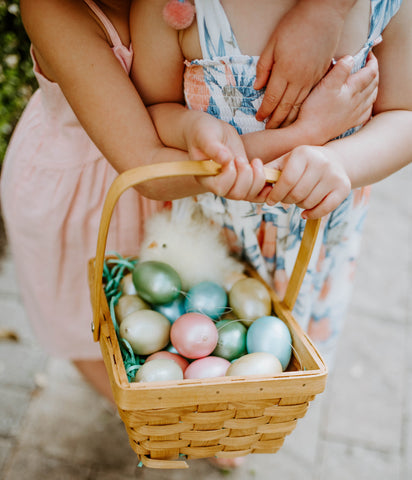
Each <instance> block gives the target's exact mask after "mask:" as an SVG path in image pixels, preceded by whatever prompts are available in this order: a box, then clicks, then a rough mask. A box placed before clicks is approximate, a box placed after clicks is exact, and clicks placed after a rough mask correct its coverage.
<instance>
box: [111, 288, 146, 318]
mask: <svg viewBox="0 0 412 480" xmlns="http://www.w3.org/2000/svg"><path fill="white" fill-rule="evenodd" d="M137 310H150V305H149V304H147V303H146V302H145V301H144V300H143V299H141V298H140V297H139V296H138V295H122V296H121V297H120V298H119V300H118V302H117V304H116V305H115V306H114V312H115V314H116V320H117V323H118V325H120V324H121V323H122V320H123V319H124V318H125V317H127V316H128V315H129V314H130V313H132V312H135V311H137Z"/></svg>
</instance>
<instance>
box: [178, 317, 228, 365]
mask: <svg viewBox="0 0 412 480" xmlns="http://www.w3.org/2000/svg"><path fill="white" fill-rule="evenodd" d="M218 338H219V335H218V331H217V328H216V326H215V324H214V323H213V320H212V319H211V318H210V317H208V316H207V315H203V314H202V313H197V312H190V313H185V314H184V315H182V316H181V317H179V318H178V319H177V320H176V321H175V323H173V325H172V328H171V329H170V340H171V342H172V345H173V346H174V347H175V349H176V350H177V351H178V352H179V353H180V355H183V356H184V357H186V358H202V357H207V356H208V355H209V354H210V353H212V352H213V350H214V349H215V348H216V345H217V340H218Z"/></svg>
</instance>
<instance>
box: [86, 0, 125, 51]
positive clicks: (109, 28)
mask: <svg viewBox="0 0 412 480" xmlns="http://www.w3.org/2000/svg"><path fill="white" fill-rule="evenodd" d="M83 1H84V3H86V5H87V6H88V7H89V8H90V10H91V11H92V12H93V13H94V14H95V15H96V17H97V18H98V19H99V20H100V22H101V23H102V25H103V27H104V28H105V30H106V32H107V35H108V36H109V38H110V41H111V42H112V44H113V47H118V46H122V45H123V43H122V41H121V39H120V37H119V34H118V33H117V30H116V29H115V28H114V26H113V24H112V22H111V21H110V20H109V19H108V18H107V16H106V14H105V13H104V12H103V10H102V9H101V8H100V7H99V6H97V5H96V4H95V3H94V2H93V0H83Z"/></svg>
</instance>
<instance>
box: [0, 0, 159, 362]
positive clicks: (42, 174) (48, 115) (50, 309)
mask: <svg viewBox="0 0 412 480" xmlns="http://www.w3.org/2000/svg"><path fill="white" fill-rule="evenodd" d="M85 2H86V3H87V4H88V6H89V7H90V8H91V9H92V10H93V12H94V13H95V14H96V15H97V16H98V18H99V19H100V20H101V22H102V23H103V25H104V26H105V28H106V30H107V32H108V34H109V35H110V38H111V41H112V44H113V48H112V50H113V54H114V55H115V56H116V58H117V59H118V60H119V62H120V63H121V64H122V66H123V68H124V69H125V70H126V71H127V72H129V71H130V67H131V62H132V57H133V52H132V50H131V47H129V48H128V47H126V46H124V45H123V44H122V43H121V40H120V38H119V35H118V33H117V32H116V30H115V29H114V27H113V25H112V24H111V23H110V21H109V20H108V18H107V17H106V16H105V15H104V13H103V12H102V11H101V10H100V9H99V7H97V5H95V4H94V3H93V2H92V1H91V0H85ZM32 56H33V62H34V72H35V75H36V78H37V80H38V82H39V86H40V88H39V89H38V90H37V91H36V92H35V93H34V95H33V96H32V98H31V100H30V102H29V104H28V105H27V107H26V109H25V111H24V113H23V115H22V117H21V119H20V121H19V123H18V125H17V127H16V129H15V131H14V133H13V137H12V140H11V142H10V145H9V148H8V151H7V154H6V157H5V161H4V165H3V170H2V177H1V184H0V187H1V205H2V210H3V217H4V221H5V224H6V229H7V235H8V240H9V244H10V248H11V252H12V255H13V259H14V263H15V267H16V274H17V279H18V283H19V289H20V292H21V297H22V300H23V303H24V306H25V308H26V311H27V316H28V318H29V321H30V322H31V324H32V325H33V329H34V332H35V334H36V336H37V338H38V340H39V342H40V343H41V345H42V346H43V347H44V349H45V350H46V351H47V352H48V353H50V354H52V355H55V356H59V357H63V358H68V359H97V358H100V349H99V345H98V344H97V343H94V342H93V338H92V334H91V330H90V324H91V321H92V310H91V305H90V296H89V287H88V280H87V264H88V260H89V259H90V258H92V257H94V256H95V252H96V242H97V231H98V226H99V222H100V215H101V211H102V206H103V202H104V198H105V195H106V192H107V190H108V188H109V187H110V185H111V183H112V181H113V180H114V178H115V177H116V175H117V173H116V171H115V170H114V169H113V168H112V166H111V165H110V164H109V163H108V162H107V160H106V159H105V158H104V157H103V156H102V154H101V153H100V151H99V150H98V149H97V147H96V146H95V145H94V144H93V142H92V141H91V140H90V138H89V137H88V135H87V134H86V132H85V131H84V130H83V129H82V127H81V125H80V124H79V122H78V120H77V118H76V116H75V114H74V112H73V111H72V109H71V107H70V106H69V104H68V103H67V101H66V99H65V97H64V95H63V93H62V91H61V90H60V88H59V86H58V85H57V84H56V83H53V82H50V81H49V80H48V79H47V78H45V76H44V75H42V73H41V71H40V69H39V66H38V65H37V62H36V59H35V58H34V55H33V54H32ZM159 207H160V203H159V202H155V201H153V200H148V199H146V198H144V197H142V196H140V195H139V194H137V192H136V191H134V190H128V191H127V192H126V193H125V194H124V195H123V196H122V197H121V198H120V201H119V203H118V205H117V207H116V211H115V213H114V216H113V220H112V223H111V227H110V232H109V239H108V245H107V250H116V251H119V252H122V253H125V254H129V253H130V254H134V253H136V252H137V249H138V245H139V243H140V241H141V239H142V233H143V222H144V219H145V218H146V217H147V216H149V215H150V214H151V213H153V212H154V211H156V210H157V209H158V208H159Z"/></svg>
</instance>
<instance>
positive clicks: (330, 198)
mask: <svg viewBox="0 0 412 480" xmlns="http://www.w3.org/2000/svg"><path fill="white" fill-rule="evenodd" d="M343 200H344V198H342V197H341V195H340V194H339V193H338V192H335V191H332V192H330V193H329V194H327V195H326V196H325V197H324V198H323V199H322V201H321V202H320V203H318V204H317V205H316V206H315V207H313V208H310V209H306V210H304V211H303V212H302V218H304V219H309V218H311V219H314V218H321V217H324V216H325V215H327V214H328V213H330V212H333V210H335V208H337V207H338V206H339V205H340V204H341V203H342V201H343Z"/></svg>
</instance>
